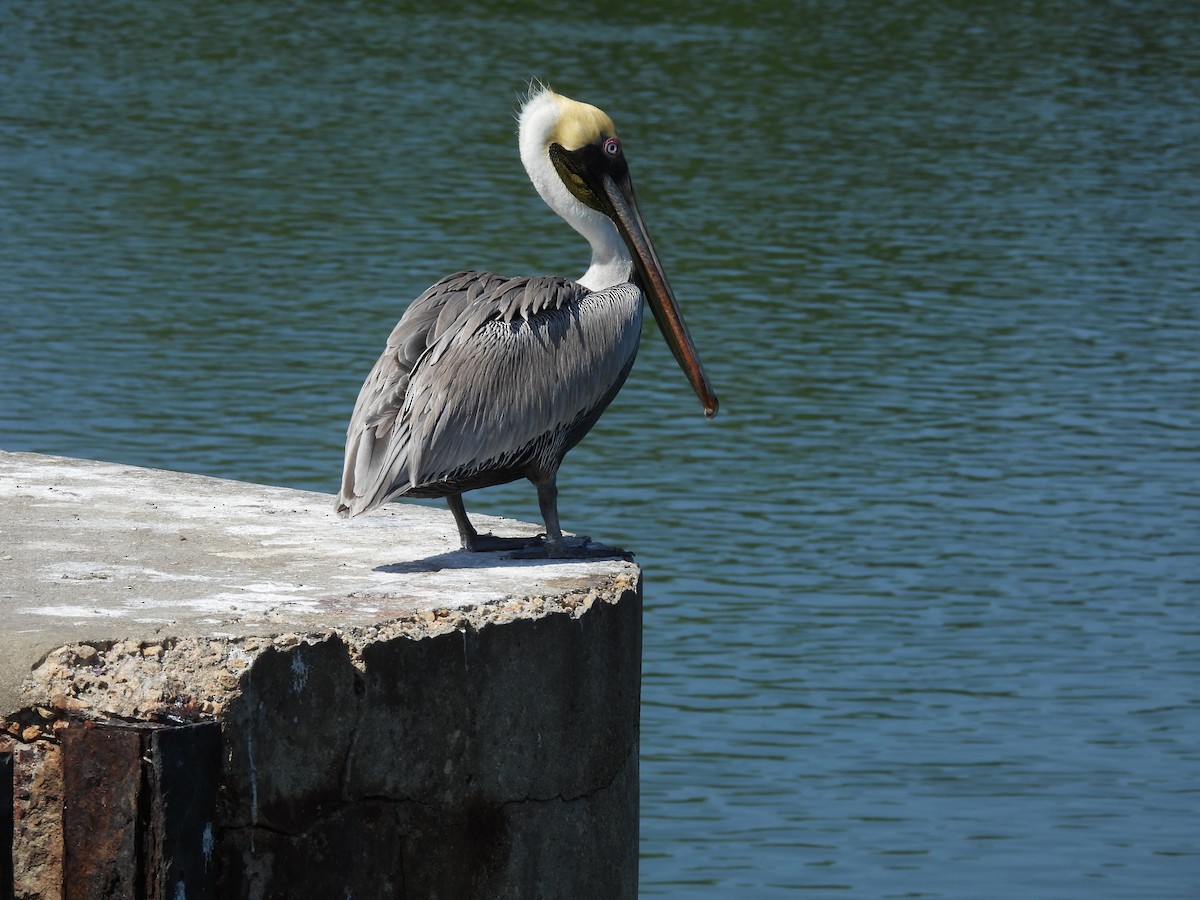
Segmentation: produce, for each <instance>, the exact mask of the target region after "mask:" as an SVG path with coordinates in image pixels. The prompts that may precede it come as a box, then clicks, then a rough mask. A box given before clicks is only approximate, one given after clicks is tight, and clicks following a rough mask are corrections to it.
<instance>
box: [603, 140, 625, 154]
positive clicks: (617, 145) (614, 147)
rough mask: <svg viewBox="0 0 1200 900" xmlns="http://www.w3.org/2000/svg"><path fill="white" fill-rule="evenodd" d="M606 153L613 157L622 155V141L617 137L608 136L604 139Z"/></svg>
mask: <svg viewBox="0 0 1200 900" xmlns="http://www.w3.org/2000/svg"><path fill="white" fill-rule="evenodd" d="M604 155H605V156H613V157H616V156H620V155H621V142H620V141H618V140H617V139H616V138H615V137H610V138H606V139H605V141H604Z"/></svg>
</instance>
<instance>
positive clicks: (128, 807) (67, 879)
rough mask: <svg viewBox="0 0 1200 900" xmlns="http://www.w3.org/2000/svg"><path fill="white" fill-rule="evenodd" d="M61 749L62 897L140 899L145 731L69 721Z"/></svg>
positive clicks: (63, 735)
mask: <svg viewBox="0 0 1200 900" xmlns="http://www.w3.org/2000/svg"><path fill="white" fill-rule="evenodd" d="M62 748H63V751H62V752H63V898H64V900H91V898H94V897H104V898H108V900H140V895H141V890H140V883H141V880H142V879H141V871H140V856H141V854H140V852H139V850H140V848H139V845H140V834H139V830H140V829H139V826H138V804H139V802H140V799H141V794H142V732H141V731H140V730H139V729H137V728H131V727H127V726H119V725H103V724H97V723H92V722H86V723H83V724H79V725H71V726H70V727H68V728H65V729H64V730H63V731H62Z"/></svg>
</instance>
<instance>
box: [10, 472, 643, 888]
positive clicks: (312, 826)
mask: <svg viewBox="0 0 1200 900" xmlns="http://www.w3.org/2000/svg"><path fill="white" fill-rule="evenodd" d="M332 507H333V499H332V497H330V496H327V495H324V494H315V493H308V492H302V491H295V490H289V489H282V488H273V487H264V486H260V485H253V484H244V483H239V482H231V481H224V480H220V479H213V478H205V477H201V476H194V475H183V474H178V473H173V472H165V471H158V470H148V469H139V468H133V467H128V466H119V465H112V464H107V463H98V462H92V461H81V460H71V459H61V458H55V457H47V456H40V455H36V454H25V453H4V452H0V762H4V763H6V764H8V761H9V760H11V766H12V769H13V771H14V776H13V778H14V781H15V787H14V790H13V792H12V793H13V796H12V801H11V805H12V813H13V823H14V825H13V836H12V840H11V843H12V854H11V858H12V862H11V869H12V873H13V874H12V880H13V883H14V888H13V895H14V896H15V897H17V898H55V900H57V898H60V897H66V898H69V897H71V896H85V895H86V893H87V892H86V891H81V890H79V889H78V888H76V889H75V890H74V892H72V878H73V877H75V878H77V879H78V877H79V876H77V875H73V873H78V872H81V871H85V870H87V864H88V860H89V859H92V858H93V857H94V860H93V861H98V862H97V865H99V867H100V869H102V870H103V871H98V872H97V873H96V874H94V876H89V877H95V878H97V879H101V880H102V879H108V880H107V881H106V882H104V883H105V884H106V885H107V887H106V888H105V890H109V891H110V892H109V893H105V894H104V896H114V897H116V896H128V897H131V898H133V897H137V898H141V897H152V896H163V897H185V896H186V897H189V898H195V897H202V896H214V897H221V898H238V897H252V898H284V897H287V898H303V897H338V898H342V897H355V898H377V897H378V898H383V897H396V898H456V900H468V898H485V897H486V898H508V897H511V898H547V900H549V898H593V897H594V898H605V900H611V898H621V897H634V896H635V895H636V886H637V847H638V818H637V816H638V802H637V801H638V711H639V698H640V660H641V584H640V574H641V573H640V570H639V569H638V567H637V566H636V565H635V564H633V563H630V562H625V561H622V560H617V559H614V560H600V561H509V560H504V559H501V558H500V557H499V556H498V555H497V554H467V553H463V552H461V551H460V550H458V538H457V532H456V530H455V527H454V522H453V519H452V518H451V517H450V515H449V514H448V513H443V512H442V511H441V510H434V509H428V508H425V507H418V506H412V505H398V504H392V505H391V506H389V507H388V508H387V509H385V510H380V511H378V512H376V513H372V514H370V515H368V516H366V517H363V518H361V519H357V520H353V521H349V522H346V521H342V520H340V519H338V518H337V517H336V516H335V515H334V514H333V511H332ZM478 524H479V526H480V530H481V531H484V530H496V531H498V532H502V533H515V532H520V531H522V530H525V531H526V532H527V533H531V534H532V533H536V531H537V528H536V526H530V525H522V524H520V523H516V522H512V521H499V520H488V519H486V518H483V517H480V521H479V523H478ZM204 722H211V723H215V726H219V740H218V741H217V743H216V744H214V745H213V746H214V747H217V748H218V750H217V751H216V752H215V754H214V755H215V756H217V757H218V758H217V759H216V760H215V763H214V767H213V771H214V773H215V775H214V778H215V779H216V780H215V782H214V786H215V789H214V791H212V792H211V793H213V794H214V796H213V797H212V798H211V802H210V803H209V806H205V803H206V802H209V801H205V799H204V797H203V796H200V795H202V794H204V789H203V784H204V778H203V777H202V770H203V768H204V766H205V765H206V764H205V762H204V760H203V759H201V758H200V757H202V756H203V755H204V751H202V750H194V749H189V748H192V747H197V748H202V747H204V746H206V745H205V743H204V741H205V740H206V738H203V734H204V733H207V732H202V731H196V732H195V733H194V735H193V732H192V731H189V730H188V729H190V728H193V727H196V728H198V727H199V726H194V725H193V723H204ZM215 726H213V727H211V728H210V729H209V730H210V731H211V733H212V734H214V735H215V734H217V733H218V732H217V729H216V727H215ZM139 729H141V731H139ZM129 731H135V732H138V736H137V737H136V738H133V737H128V734H127V732H129ZM175 735H179V736H180V737H179V739H178V740H176V739H175V737H174V736H175ZM189 735H192V736H189ZM127 738H128V739H127ZM105 741H108V743H105ZM126 745H127V746H128V747H129V748H132V749H128V750H121V749H120V747H122V746H126ZM94 747H111V748H114V749H113V750H112V752H113V753H114V754H117V755H118V756H119V755H120V754H122V753H124V754H125V755H124V757H122V758H123V759H127V760H129V759H131V760H133V763H132V765H134V766H143V767H145V768H144V770H139V771H138V772H134V773H133V776H132V780H131V781H130V784H131V785H140V786H141V787H140V788H136V787H131V788H130V790H135V789H137V790H142V791H143V792H144V793H145V796H146V797H149V798H150V799H148V800H147V799H144V798H143V799H140V800H136V802H133V801H131V803H132V805H131V807H130V809H131V812H130V813H129V816H130V817H131V819H137V820H138V821H137V822H136V823H134V825H136V828H135V827H134V825H130V826H129V827H130V829H131V830H130V831H129V834H130V835H134V837H130V838H129V841H127V842H126V843H125V844H123V845H121V846H122V847H123V848H124V849H122V850H120V852H117V851H104V852H103V853H101V852H100V851H98V850H96V849H95V848H89V847H83V846H80V847H73V846H72V841H74V840H75V838H73V837H72V835H74V834H87V833H90V832H89V830H88V829H89V828H91V827H92V826H89V825H84V826H79V825H75V826H73V825H72V822H81V821H85V820H86V821H88V822H90V821H92V820H91V819H87V817H88V816H94V815H101V814H103V815H110V814H111V810H109V809H108V807H107V806H106V807H105V809H104V810H101V811H100V812H96V811H94V810H89V809H88V808H87V807H86V806H85V805H84V804H83V802H82V800H80V799H79V797H78V796H72V792H73V791H74V792H75V793H76V794H85V795H86V794H89V793H92V791H90V790H89V789H88V788H87V787H86V785H88V784H97V783H100V784H104V785H106V788H105V789H106V790H112V791H114V792H115V791H116V788H114V787H113V786H112V779H111V777H109V776H107V775H106V776H104V777H101V778H99V780H98V781H97V780H96V778H95V777H93V781H91V782H88V781H87V777H88V770H87V768H86V766H85V763H86V762H87V761H89V760H91V761H92V762H95V759H94V756H95V753H96V752H97V751H96V750H94V749H90V748H94ZM172 747H174V748H176V749H174V750H172V749H171V748H172ZM73 748H74V749H73ZM180 748H182V749H180ZM172 754H174V755H172ZM193 757H194V758H193ZM114 758H115V757H114ZM169 761H173V762H170V764H171V765H174V766H176V767H177V768H178V769H179V772H178V773H177V774H176V775H174V776H171V775H169V773H167V771H166V768H169V766H168V762H169ZM4 768H5V767H4V766H0V772H3V771H4ZM193 768H194V772H192V769H193ZM108 771H110V772H111V771H112V770H111V769H110V770H108ZM189 773H191V774H189ZM156 779H158V780H156ZM172 779H173V780H172ZM79 785H84V787H79ZM164 785H165V787H163V786H164ZM181 785H182V786H183V787H184V788H186V789H187V791H186V792H185V793H187V792H190V793H188V797H187V801H186V804H185V803H184V802H183V801H182V800H180V799H179V798H180V797H181V796H183V795H182V794H181V793H180V790H181V788H180V786H181ZM156 786H157V787H156ZM156 791H157V793H156ZM192 794H195V795H196V796H192ZM3 796H4V792H3V791H0V797H3ZM93 805H95V804H93ZM102 805H103V804H102ZM64 810H66V816H65V817H64ZM181 810H182V812H181ZM197 810H198V811H197ZM205 810H208V811H207V812H205ZM0 812H3V811H0ZM172 816H174V817H175V819H179V820H180V823H178V824H175V825H172V824H170V822H171V821H174V820H173V819H172V818H171V817H172ZM73 817H74V818H73ZM64 819H65V821H66V827H65V828H64ZM202 819H208V820H209V821H201V820H202ZM143 820H144V821H143ZM160 820H161V821H160ZM163 823H166V824H163ZM143 826H144V828H143ZM73 827H74V828H75V830H72V828H73ZM156 828H157V829H158V830H157V831H156V830H155V829H156ZM93 830H94V829H93ZM143 831H144V833H145V834H146V835H149V836H150V837H148V838H147V837H136V835H138V834H143ZM121 833H122V834H124V832H121ZM4 834H5V831H4V829H0V836H2V835H4ZM164 835H165V838H164ZM164 839H168V840H174V841H176V844H177V845H178V847H180V848H182V849H181V850H179V853H178V855H181V856H187V855H188V854H189V853H191V852H192V851H193V850H194V851H195V854H194V855H195V860H197V862H195V865H194V866H193V867H192V868H191V869H187V866H186V865H183V863H179V862H178V861H176V863H175V868H172V869H170V870H169V871H168V868H167V867H166V866H165V863H164V867H163V868H162V872H161V873H160V877H159V878H158V881H155V880H154V878H153V877H151V875H152V873H151V872H150V869H151V868H152V865H151V863H152V861H153V860H154V859H156V858H157V857H155V855H154V852H156V851H155V847H157V846H158V845H157V844H156V843H155V842H161V840H164ZM130 842H132V843H130ZM139 842H140V843H139ZM147 842H148V843H149V844H155V847H150V848H149V849H147V846H148V843H147ZM193 844H194V845H195V846H194V847H193V846H192V845H193ZM172 846H175V845H172ZM189 848H190V849H189ZM158 850H159V851H161V847H159V848H158ZM152 851H154V852H152ZM4 852H5V848H4V847H2V846H0V877H2V876H3V873H4V868H5V867H4V865H3V862H4ZM122 853H124V854H125V856H122V855H121V854H122ZM160 855H162V856H164V858H165V857H166V856H169V855H170V854H164V853H160ZM126 858H127V862H121V860H125V859H126ZM123 865H124V866H127V868H128V873H126V872H125V871H124V870H122V869H120V867H121V866H123ZM185 870H186V871H188V872H189V873H190V874H187V875H184V874H178V875H176V874H174V873H175V872H176V871H179V872H183V871H185ZM114 873H115V874H114ZM172 878H175V879H177V881H176V883H172V882H171V879H172ZM188 878H191V879H194V882H192V881H188V882H187V883H186V884H185V881H186V879H188ZM122 879H124V881H122ZM126 881H129V882H130V883H129V884H126V883H125V882H126ZM133 881H136V884H134V883H132V882H133ZM118 882H120V885H121V886H120V887H119V889H116V888H112V885H114V884H117V883H118ZM78 883H79V882H78V880H77V881H76V885H78ZM97 883H99V882H97ZM193 884H194V887H193ZM5 888H6V886H5V885H3V884H0V897H3V896H4V892H5Z"/></svg>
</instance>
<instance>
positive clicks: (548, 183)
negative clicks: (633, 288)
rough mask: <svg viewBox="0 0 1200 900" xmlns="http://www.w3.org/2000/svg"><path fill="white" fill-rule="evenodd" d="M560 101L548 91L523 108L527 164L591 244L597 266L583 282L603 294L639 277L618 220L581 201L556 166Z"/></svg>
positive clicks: (546, 195)
mask: <svg viewBox="0 0 1200 900" xmlns="http://www.w3.org/2000/svg"><path fill="white" fill-rule="evenodd" d="M559 99H560V98H559V97H558V95H557V94H555V93H553V92H552V91H550V90H548V89H542V90H541V91H540V92H539V93H535V94H533V95H532V96H531V97H530V98H529V100H527V101H526V103H525V105H524V106H523V107H522V108H521V117H520V139H521V162H522V163H524V164H525V171H526V172H528V173H529V180H530V181H532V182H533V186H534V187H535V188H537V192H538V194H540V195H541V198H542V199H543V200H545V201H546V205H547V206H549V207H550V208H551V209H552V210H554V211H555V212H556V213H558V214H559V215H560V216H562V218H563V220H564V221H566V223H567V224H568V225H570V226H571V227H572V228H574V229H575V230H576V231H578V232H579V233H580V234H582V235H583V236H584V237H585V238H587V242H588V243H589V244H591V246H592V264H591V265H590V266H589V267H588V270H587V271H586V272H585V273H584V274H583V276H582V277H581V278H580V279H579V283H580V284H582V285H583V286H584V287H586V288H587V289H588V290H592V291H601V290H604V289H605V288H609V287H612V286H613V285H615V284H624V283H625V282H627V281H629V280H630V279H631V278H632V277H633V258H632V257H631V256H630V255H629V249H628V248H627V247H626V246H625V242H624V241H622V240H621V235H620V234H618V232H617V226H615V225H614V224H613V223H612V220H611V219H609V218H608V216H606V215H604V214H602V213H600V212H597V211H596V210H594V209H592V208H591V207H590V206H587V205H585V204H583V203H581V202H580V201H579V200H577V199H576V198H575V196H574V195H573V194H572V193H571V192H570V191H568V190H567V187H566V185H564V184H563V182H562V178H560V177H559V174H558V171H557V170H556V169H555V168H554V164H553V163H552V162H550V153H549V147H550V141H551V135H552V134H553V133H554V128H555V125H556V124H557V122H558V118H559V115H560V113H561V110H560V107H559Z"/></svg>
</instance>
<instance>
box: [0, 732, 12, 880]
mask: <svg viewBox="0 0 1200 900" xmlns="http://www.w3.org/2000/svg"><path fill="white" fill-rule="evenodd" d="M12 849H13V755H12V754H11V753H0V900H13V890H14V889H13V856H12Z"/></svg>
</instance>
